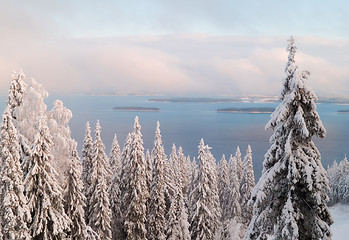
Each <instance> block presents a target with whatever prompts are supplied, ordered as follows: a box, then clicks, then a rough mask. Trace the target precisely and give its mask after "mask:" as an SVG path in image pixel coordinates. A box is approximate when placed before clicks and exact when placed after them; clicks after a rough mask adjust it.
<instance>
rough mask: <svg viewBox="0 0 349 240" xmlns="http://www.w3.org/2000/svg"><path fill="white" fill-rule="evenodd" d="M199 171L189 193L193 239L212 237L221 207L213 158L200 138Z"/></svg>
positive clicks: (214, 234) (217, 225)
mask: <svg viewBox="0 0 349 240" xmlns="http://www.w3.org/2000/svg"><path fill="white" fill-rule="evenodd" d="M198 149H199V151H198V153H199V155H198V161H199V172H198V175H197V178H196V180H195V188H194V190H193V192H192V193H191V199H192V202H193V203H194V205H193V206H192V211H191V216H190V224H191V226H190V232H191V238H192V239H193V240H199V239H214V238H215V236H216V234H217V232H216V231H217V229H218V227H219V219H220V218H221V209H220V204H219V196H218V189H217V171H216V164H215V160H214V158H213V156H212V154H211V152H210V151H209V147H208V146H205V144H204V140H203V139H201V142H200V145H199V147H198Z"/></svg>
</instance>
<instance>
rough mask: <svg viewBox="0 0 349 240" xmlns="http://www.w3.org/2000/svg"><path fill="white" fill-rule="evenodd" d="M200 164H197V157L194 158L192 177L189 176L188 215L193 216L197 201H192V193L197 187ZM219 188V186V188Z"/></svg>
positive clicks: (191, 167)
mask: <svg viewBox="0 0 349 240" xmlns="http://www.w3.org/2000/svg"><path fill="white" fill-rule="evenodd" d="M198 168H199V166H198V164H197V163H196V159H195V157H194V158H193V161H191V166H190V176H189V188H188V194H187V198H188V214H189V216H191V210H192V209H191V207H192V206H194V204H195V202H194V201H195V199H192V197H193V196H192V194H191V193H192V192H193V191H194V189H195V185H196V180H197V175H198ZM217 187H218V186H217Z"/></svg>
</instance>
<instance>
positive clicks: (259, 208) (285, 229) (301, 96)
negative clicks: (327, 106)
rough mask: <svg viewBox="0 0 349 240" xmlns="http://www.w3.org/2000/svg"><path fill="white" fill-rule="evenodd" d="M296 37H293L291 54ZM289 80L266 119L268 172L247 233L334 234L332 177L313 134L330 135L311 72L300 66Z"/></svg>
mask: <svg viewBox="0 0 349 240" xmlns="http://www.w3.org/2000/svg"><path fill="white" fill-rule="evenodd" d="M293 45H294V40H293V39H292V38H291V39H290V45H289V46H288V48H287V50H288V51H289V59H292V56H294V52H292V51H291V49H294V47H292V46H293ZM289 65H290V64H289V63H288V64H287V67H286V80H285V83H284V89H283V91H282V95H281V100H282V102H281V103H280V105H279V106H278V107H277V108H276V110H275V111H274V113H273V114H272V116H271V119H270V121H269V122H268V124H267V125H266V128H267V129H273V130H274V134H273V136H272V137H271V139H270V142H271V147H270V149H269V150H268V152H267V153H266V155H265V160H264V163H263V173H262V176H261V178H260V180H259V181H258V183H257V185H256V186H255V188H254V190H253V192H252V198H251V203H252V204H253V205H254V210H253V213H254V214H253V218H252V221H251V223H250V225H249V228H248V230H247V233H246V236H245V239H267V238H271V239H330V238H331V229H330V225H331V224H332V223H333V220H332V217H331V214H330V211H329V209H328V207H327V206H326V202H327V200H328V196H327V194H326V192H327V191H328V180H327V177H326V172H325V170H324V169H323V167H322V165H321V161H320V153H319V151H318V150H317V148H316V147H315V145H314V143H313V141H312V137H313V136H318V137H320V138H323V137H325V133H326V131H325V128H324V126H323V125H322V122H321V120H320V117H319V115H318V113H317V111H316V105H315V101H317V97H316V95H315V94H314V92H313V91H312V90H311V88H310V87H309V86H308V83H307V78H308V75H309V73H308V72H302V73H300V74H298V73H297V70H295V71H294V74H293V76H292V78H288V77H289V73H288V71H287V69H288V66H289Z"/></svg>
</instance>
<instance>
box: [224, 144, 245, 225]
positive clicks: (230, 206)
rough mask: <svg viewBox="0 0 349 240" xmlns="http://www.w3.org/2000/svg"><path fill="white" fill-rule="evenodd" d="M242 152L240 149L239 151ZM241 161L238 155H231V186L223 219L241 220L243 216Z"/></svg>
mask: <svg viewBox="0 0 349 240" xmlns="http://www.w3.org/2000/svg"><path fill="white" fill-rule="evenodd" d="M239 152H240V151H239ZM239 162H240V161H239V160H238V158H237V157H232V156H230V159H229V166H230V175H229V176H230V178H229V186H228V191H227V193H226V194H227V196H226V197H225V199H226V203H225V205H226V206H225V210H226V211H225V212H223V213H222V215H223V219H226V220H227V219H233V218H235V219H236V220H237V221H240V218H241V206H240V198H241V195H240V182H239V177H238V176H239V174H238V173H239V170H238V169H240V163H239Z"/></svg>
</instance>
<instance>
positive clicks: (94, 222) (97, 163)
mask: <svg viewBox="0 0 349 240" xmlns="http://www.w3.org/2000/svg"><path fill="white" fill-rule="evenodd" d="M104 149H105V147H104V144H103V142H102V139H101V126H100V124H99V121H97V124H96V129H95V142H94V143H93V154H92V172H91V173H90V174H91V176H89V179H91V185H90V187H89V190H88V194H89V195H90V196H91V198H90V201H89V202H88V203H87V206H88V209H89V211H88V225H89V226H91V228H92V229H93V230H94V231H95V232H97V233H98V235H99V236H100V238H101V239H105V240H109V239H111V237H112V236H111V235H112V233H111V225H110V224H111V217H112V215H111V210H110V202H109V194H108V182H107V181H108V177H109V176H110V171H109V159H108V157H107V155H106V154H105V152H104Z"/></svg>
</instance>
